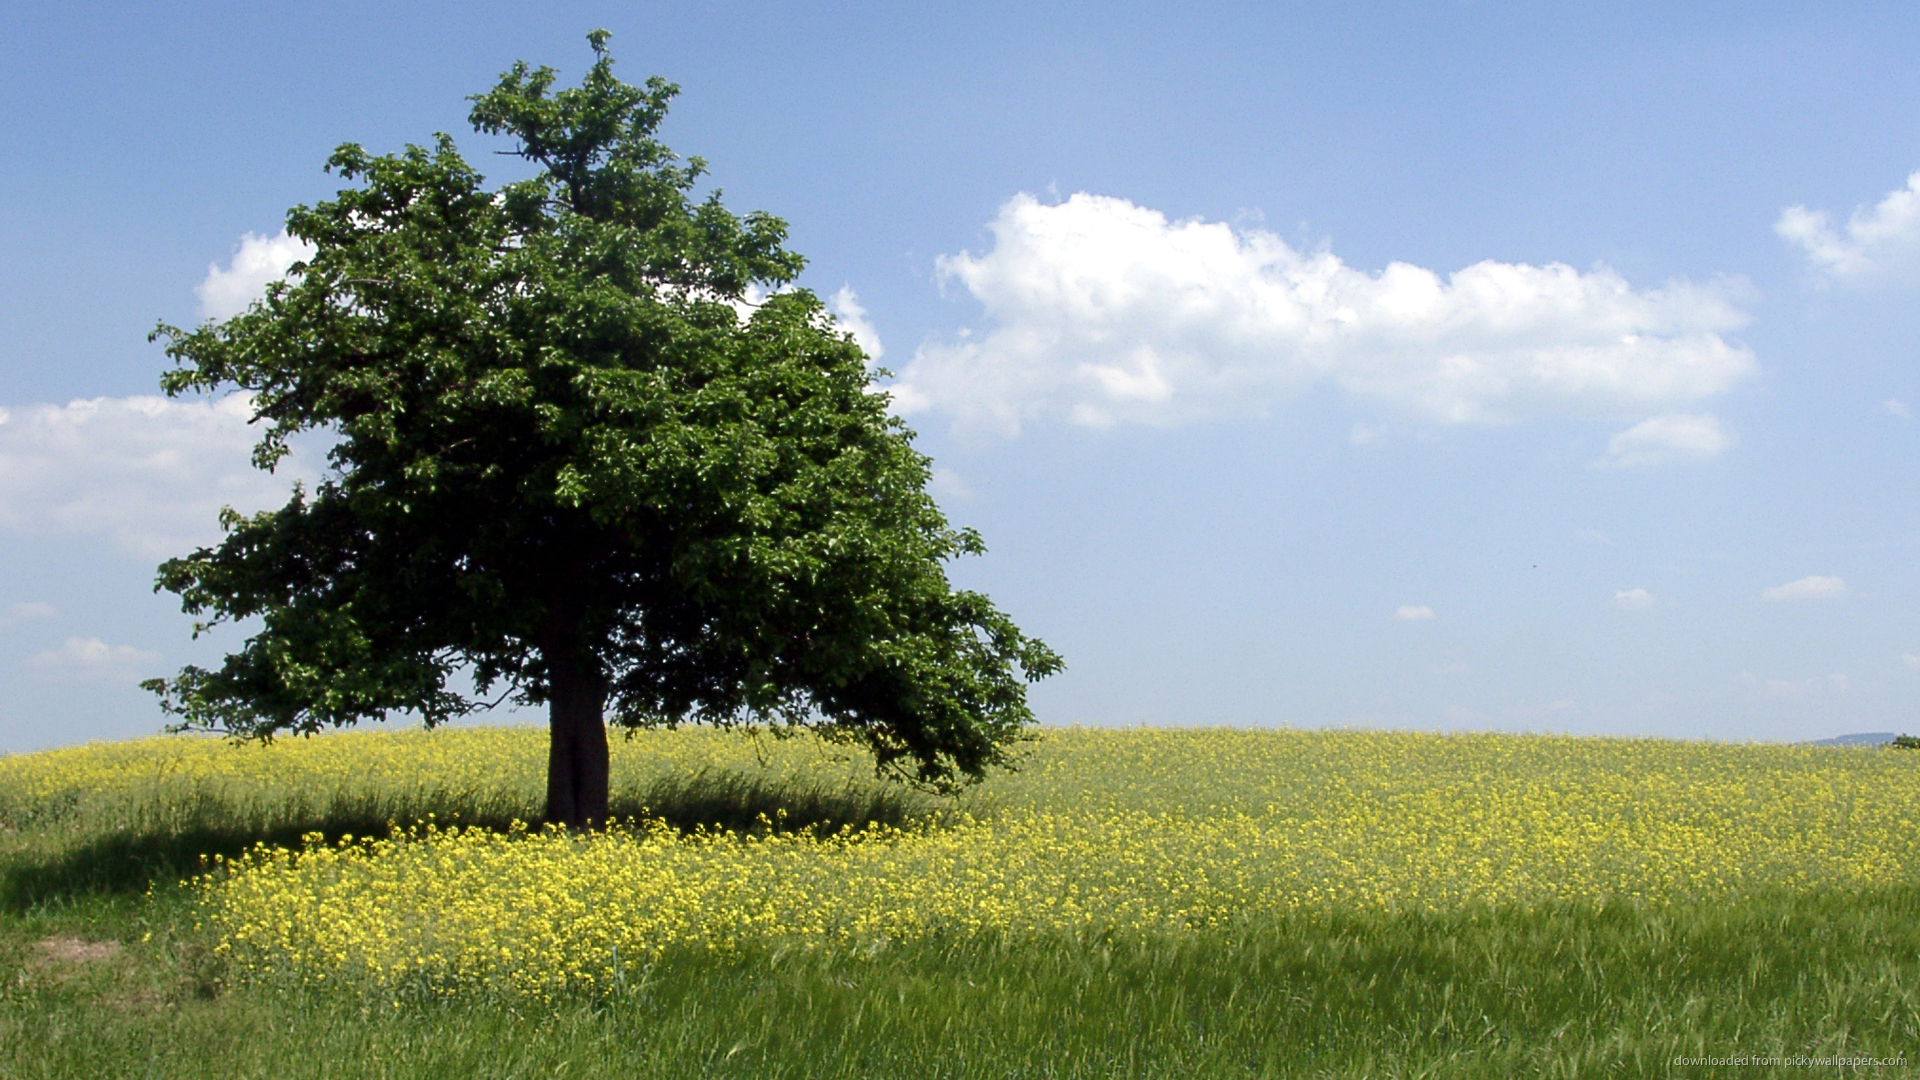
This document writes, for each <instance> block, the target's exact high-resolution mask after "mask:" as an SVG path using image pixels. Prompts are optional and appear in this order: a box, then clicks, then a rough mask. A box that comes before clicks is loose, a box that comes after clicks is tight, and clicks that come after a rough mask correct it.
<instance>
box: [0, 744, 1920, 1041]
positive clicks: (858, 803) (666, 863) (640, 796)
mask: <svg viewBox="0 0 1920 1080" xmlns="http://www.w3.org/2000/svg"><path fill="white" fill-rule="evenodd" d="M540 749H541V747H540V742H539V733H538V732H534V731H525V730H514V729H478V730H469V731H460V730H447V731H440V732H434V733H393V734H383V733H364V734H345V735H336V736H326V737H321V738H315V739H310V740H289V741H286V742H282V743H279V744H276V745H274V746H272V747H268V748H264V749H263V748H260V747H254V746H238V747H236V746H230V745H227V744H223V743H219V742H215V741H211V740H192V739H166V740H149V741H144V742H137V743H126V744H113V745H106V746H96V747H86V748H75V749H71V750H65V751H57V752H53V753H49V754H39V755H25V756H19V757H12V758H5V759H0V821H4V822H5V823H6V826H7V830H8V831H7V832H6V833H5V834H4V842H3V844H0V855H4V858H5V866H6V874H7V877H6V889H7V892H6V893H5V897H6V899H7V904H8V907H9V909H10V910H11V911H12V914H11V915H10V916H8V920H9V924H10V930H11V932H10V935H9V942H10V943H11V944H10V948H11V949H12V953H13V955H12V962H13V963H14V964H15V966H16V967H17V968H18V969H19V976H18V977H17V978H16V979H15V980H14V983H13V984H12V988H11V990H10V991H9V995H8V997H7V1005H6V1007H7V1017H8V1018H7V1019H6V1020H5V1021H4V1026H0V1035H5V1036H7V1038H6V1044H7V1045H13V1046H16V1047H21V1048H32V1049H31V1052H30V1053H26V1054H23V1055H22V1056H20V1057H18V1058H15V1059H13V1060H11V1061H10V1062H9V1067H10V1068H11V1069H12V1070H13V1071H12V1072H10V1073H9V1074H8V1075H23V1076H25V1075H45V1076H52V1075H91V1074H95V1073H88V1072H85V1071H82V1072H59V1071H48V1070H50V1069H54V1068H56V1067H57V1068H63V1069H65V1068H82V1064H81V1059H86V1058H88V1056H89V1055H92V1056H93V1057H97V1058H99V1060H98V1062H96V1064H97V1065H111V1064H112V1063H113V1062H119V1063H121V1064H122V1065H124V1064H126V1063H127V1062H128V1061H131V1060H132V1059H131V1058H130V1057H128V1055H129V1054H133V1053H135V1051H136V1048H137V1047H138V1046H148V1047H161V1048H163V1049H161V1050H150V1051H149V1053H150V1056H151V1057H152V1060H153V1061H154V1062H160V1063H165V1062H168V1061H172V1062H185V1061H190V1060H194V1059H195V1058H196V1055H204V1054H207V1053H210V1052H211V1048H213V1047H218V1046H223V1045H224V1046H226V1047H227V1048H228V1049H229V1050H230V1051H231V1052H232V1053H233V1054H235V1055H236V1058H235V1060H236V1062H238V1063H239V1067H238V1068H237V1071H233V1072H231V1075H252V1074H257V1075H395V1076H400V1075H406V1076H414V1075H500V1076H507V1075H527V1074H528V1071H529V1070H531V1069H534V1068H535V1067H537V1068H538V1069H540V1070H541V1071H544V1072H546V1073H548V1074H551V1073H552V1071H553V1068H552V1067H553V1066H555V1065H556V1064H560V1065H564V1062H565V1061H566V1060H571V1059H573V1058H579V1059H580V1060H582V1061H587V1062H598V1064H591V1065H590V1066H589V1065H582V1066H580V1067H579V1068H585V1069H587V1071H579V1070H578V1069H575V1070H574V1071H573V1073H572V1074H576V1075H600V1074H601V1073H602V1072H609V1073H611V1072H620V1073H623V1074H624V1073H634V1074H638V1075H658V1076H682V1075H742V1076H745V1075H790V1076H814V1075H820V1076H830V1075H832V1076H837V1075H846V1076H854V1075H876V1074H897V1075H952V1076H1007V1075H1061V1076H1082V1075H1084V1076H1095V1075H1102V1076H1104V1075H1142V1076H1145V1075H1166V1076H1172V1075H1198V1074H1199V1073H1200V1072H1206V1073H1211V1074H1217V1075H1274V1076H1283V1075H1286V1076H1290V1075H1301V1076H1306V1075H1326V1076H1389V1075H1394V1076H1398V1075H1408V1076H1411V1075H1461V1076H1467V1075H1474V1076H1478V1075H1489V1076H1491V1075H1514V1074H1515V1073H1516V1072H1518V1073H1524V1074H1537V1075H1566V1076H1582V1075H1669V1074H1682V1075H1695V1074H1698V1075H1707V1074H1709V1073H1710V1071H1711V1070H1710V1069H1709V1070H1707V1071H1702V1070H1701V1069H1696V1068H1694V1067H1691V1066H1686V1065H1675V1064H1674V1059H1675V1058H1676V1057H1686V1056H1698V1057H1729V1056H1733V1055H1735V1054H1738V1053H1748V1054H1757V1055H1763V1056H1764V1055H1775V1056H1780V1057H1783V1058H1788V1057H1793V1056H1795V1055H1799V1056H1814V1057H1820V1056H1824V1057H1829V1058H1832V1057H1849V1056H1852V1057H1864V1058H1868V1059H1876V1060H1881V1061H1893V1060H1900V1059H1902V1058H1904V1059H1905V1060H1906V1061H1908V1062H1910V1061H1912V1060H1913V1059H1914V1053H1913V1051H1914V1050H1915V1049H1916V1048H1920V1037H1916V1033H1917V1032H1920V888H1916V879H1915V875H1914V873H1913V871H1912V870H1911V869H1910V868H1911V867H1914V866H1920V858H1916V856H1920V851H1916V846H1920V838H1916V835H1915V829H1914V828H1913V824H1914V823H1913V817H1914V811H1913V807H1915V806H1916V805H1920V800H1916V796H1920V755H1913V756H1909V755H1908V754H1905V753H1901V752H1897V751H1896V752H1888V751H1874V750H1838V749H1830V748H1816V747H1781V746H1726V745H1712V744H1692V743H1671V742H1654V741H1634V740H1597V739H1563V738H1547V737H1519V736H1491V735H1486V736H1480V735H1475V736H1431V735H1410V734H1395V733H1360V732H1346V733H1308V732H1294V731H1267V732H1248V731H1225V730H1209V731H1080V730H1070V731H1053V732H1048V733H1047V736H1046V738H1045V739H1044V740H1043V741H1041V742H1040V743H1039V744H1038V745H1037V746H1036V747H1035V751H1034V754H1033V755H1032V757H1031V758H1030V759H1029V761H1028V762H1027V764H1026V767H1025V768H1024V769H1023V770H1022V771H1021V772H1020V773H1018V774H1014V775H1010V776H1003V777H999V778H996V779H995V780H994V781H992V782H990V783H989V784H988V785H986V786H985V787H983V788H982V789H980V790H979V791H977V792H975V793H974V794H973V795H971V796H970V797H969V798H968V799H966V800H964V801H962V802H961V803H958V804H947V803H935V802H933V801H930V800H919V799H916V798H914V797H911V796H908V795H905V794H903V793H901V792H900V791H899V790H898V789H890V788H885V787H879V786H875V785H874V783H873V782H872V781H871V780H870V779H869V778H868V777H867V776H866V773H865V771H864V766H863V764H862V763H861V762H860V761H858V760H850V759H847V758H845V757H843V756H839V755H836V754H835V752H834V751H833V749H832V748H829V747H824V746H822V745H821V744H818V743H815V742H813V741H810V740H793V741H762V742H758V743H756V742H753V741H749V740H745V739H742V738H740V737H738V736H734V735H728V734H723V733H715V732H709V731H682V732H661V733H652V734H647V735H643V736H641V737H639V738H637V739H635V740H632V741H630V742H625V743H620V744H617V745H616V762H615V770H616V776H617V777H619V778H621V779H622V780H623V781H624V783H623V786H622V788H621V790H620V792H619V793H618V795H617V800H616V801H617V803H618V805H619V806H621V807H622V808H623V809H624V810H625V811H626V812H628V813H631V814H633V815H635V817H636V819H637V820H636V822H635V823H634V824H632V825H629V826H627V827H624V828H622V829H617V830H614V831H611V832H609V833H607V834H604V835H600V836H594V837H573V836H566V835H562V834H553V833H543V832H541V831H539V830H536V829H527V828H525V827H516V826H515V825H513V824H512V823H513V822H514V821H515V820H516V819H518V820H521V821H525V820H526V819H528V818H530V817H531V816H532V812H533V810H534V808H535V807H536V806H537V790H538V782H539V775H540V774H539V767H540V765H541V764H542V762H541V757H540ZM429 816H431V822H432V824H431V825H422V824H415V825H414V826H413V827H411V828H408V827H406V826H405V825H402V826H401V827H400V828H398V829H397V830H394V829H390V828H389V827H388V823H389V822H394V823H409V822H423V821H426V820H427V819H429ZM302 837H304V839H302ZM256 840H267V841H270V843H269V844H268V846H265V847H255V846H252V845H253V844H254V843H255V841H256ZM202 853H204V854H212V855H215V856H217V857H220V858H221V859H223V860H225V861H224V862H222V863H221V864H220V865H219V866H218V867H217V868H215V869H214V870H213V871H212V872H211V873H206V874H200V875H197V876H193V878H192V881H191V883H190V884H187V885H185V886H180V885H176V884H174V882H175V881H177V880H178V879H179V878H180V877H181V876H183V874H182V870H181V868H182V865H183V863H184V862H185V861H186V860H187V859H188V858H189V857H192V858H195V859H197V857H198V855H199V854H202ZM148 885H151V886H152V891H151V894H148V892H147V887H148ZM103 932H104V933H103ZM109 936H110V937H112V938H113V939H114V942H115V943H116V944H117V945H119V946H122V947H121V948H119V949H117V950H116V953H117V954H116V955H112V956H99V957H95V958H94V959H93V960H79V961H72V962H59V961H56V960H55V959H52V958H51V957H52V954H53V953H56V952H58V950H59V949H60V948H68V949H69V951H72V950H73V949H76V948H79V947H80V946H84V945H88V944H93V945H99V946H100V947H102V948H104V945H103V944H102V943H101V939H103V938H105V937H109ZM50 941H51V942H54V943H55V945H54V946H51V947H50V946H48V944H47V943H48V942H50ZM61 942H67V943H77V944H69V945H60V944H59V943H61ZM76 955H77V954H76ZM61 972H64V973H65V974H57V973H61ZM115 972H117V974H114V973H115ZM103 1002H104V1003H113V1004H112V1005H111V1007H110V1008H108V1009H106V1010H104V1014H105V1015H107V1016H108V1017H110V1018H111V1020H110V1022H108V1023H105V1024H104V1025H103V1024H102V1023H101V1022H100V1021H99V1017H100V1016H101V1015H103V1011H102V1010H101V1009H100V1006H101V1005H102V1003H103ZM35 1007H38V1008H40V1009H42V1010H43V1017H42V1019H46V1020H50V1021H51V1023H50V1024H49V1023H43V1022H40V1020H37V1019H36V1018H35V1017H34V1016H33V1015H32V1014H31V1011H30V1010H31V1009H33V1008H35ZM89 1007H90V1008H91V1010H92V1011H91V1013H90V1014H89V1015H90V1016H91V1017H92V1020H91V1021H90V1024H89V1029H90V1030H91V1031H92V1032H94V1035H93V1036H91V1037H88V1038H79V1037H76V1035H75V1034H74V1033H73V1032H71V1031H69V1032H67V1033H66V1034H64V1035H63V1034H61V1029H60V1026H59V1019H60V1018H61V1017H63V1016H66V1017H69V1019H74V1018H77V1016H78V1015H79V1012H78V1010H83V1009H88V1008H89ZM289 1008H291V1009H293V1010H294V1012H293V1015H298V1016H301V1017H305V1018H306V1021H304V1022H303V1023H300V1024H289V1023H287V1022H285V1017H286V1016H287V1015H289V1014H287V1013H285V1012H284V1010H287V1009H289ZM535 1018H537V1019H535ZM249 1024H252V1025H255V1026H257V1027H264V1028H265V1029H266V1030H270V1031H279V1032H281V1034H280V1035H277V1036H275V1037H274V1038H270V1039H267V1040H265V1041H264V1042H259V1041H257V1040H255V1041H249V1040H247V1039H245V1038H242V1037H241V1035H240V1031H241V1029H242V1028H245V1027H246V1026H248V1025H249ZM568 1030H570V1031H572V1032H573V1034H572V1035H567V1036H563V1035H562V1034H561V1032H563V1031H568ZM116 1032H118V1033H120V1034H119V1035H116V1034H115V1033H116ZM222 1032H225V1034H222ZM507 1032H511V1033H512V1034H511V1036H509V1035H507V1034H505V1033H507ZM185 1033H197V1034H193V1035H192V1037H190V1038H189V1037H186V1034H185ZM622 1033H624V1034H622ZM642 1033H644V1037H642ZM156 1039H157V1040H158V1041H157V1042H156V1041H155V1040H156ZM463 1040H464V1041H463ZM396 1043H397V1044H398V1045H397V1046H396ZM296 1046H306V1047H308V1050H307V1051H303V1052H301V1053H297V1054H296V1053H295V1052H294V1048H295V1047H296ZM321 1046H325V1047H328V1048H330V1049H328V1050H326V1053H330V1054H335V1055H338V1056H340V1060H343V1061H355V1062H359V1063H360V1064H362V1065H364V1066H367V1067H368V1068H369V1069H370V1070H371V1071H365V1072H352V1071H341V1072H338V1073H328V1072H325V1071H324V1070H321V1069H320V1068H319V1066H317V1065H315V1064H314V1063H313V1062H312V1061H304V1063H303V1061H302V1060H296V1058H299V1059H305V1058H306V1057H307V1056H308V1054H309V1053H311V1052H312V1051H313V1050H314V1049H315V1048H316V1047H321ZM463 1046H465V1047H467V1050H465V1051H463V1050H461V1049H460V1048H461V1047H463ZM116 1047H118V1049H116ZM166 1047H171V1049H165V1048H166ZM276 1047H277V1048H278V1049H275V1048H276ZM462 1053H470V1054H471V1055H475V1056H472V1057H469V1058H466V1059H462V1058H461V1054H462ZM488 1054H491V1057H488V1056H487V1055H488ZM101 1055H105V1056H104V1057H101ZM155 1055H157V1056H155ZM263 1055H264V1056H263ZM555 1055H558V1057H555ZM249 1060H252V1061H255V1062H256V1063H257V1064H258V1066H259V1069H260V1070H261V1071H260V1072H258V1073H249V1071H248V1069H249V1068H251V1066H247V1065H246V1064H245V1063H246V1062H247V1061H249ZM316 1060H318V1059H316ZM458 1060H466V1061H467V1067H466V1071H464V1072H459V1071H440V1070H442V1069H443V1068H446V1067H447V1066H446V1063H448V1062H453V1061H458ZM409 1062H411V1063H412V1064H407V1063H409ZM93 1067H94V1066H93V1065H87V1066H84V1068H87V1069H91V1068H93ZM1782 1068H1784V1066H1782ZM316 1070H318V1071H316ZM1905 1070H1906V1064H1905V1063H1902V1064H1900V1065H1897V1066H1870V1067H1867V1069H1866V1071H1864V1072H1863V1071H1862V1070H1861V1069H1860V1068H1857V1067H1856V1068H1853V1069H1851V1070H1850V1071H1848V1070H1841V1071H1843V1072H1848V1074H1853V1073H1858V1074H1861V1075H1903V1074H1904V1073H1905ZM560 1071H561V1074H562V1075H567V1074H569V1073H568V1070H567V1069H566V1068H564V1067H563V1068H561V1070H560ZM97 1074H98V1075H112V1072H111V1071H109V1072H104V1073H97ZM130 1074H138V1073H130ZM152 1074H153V1075H172V1074H173V1073H167V1072H164V1071H162V1072H158V1073H152ZM179 1074H180V1075H189V1074H191V1071H190V1070H188V1071H183V1072H180V1073H179ZM1796 1074H1799V1075H1804V1074H1805V1073H1804V1071H1799V1072H1797V1073H1796Z"/></svg>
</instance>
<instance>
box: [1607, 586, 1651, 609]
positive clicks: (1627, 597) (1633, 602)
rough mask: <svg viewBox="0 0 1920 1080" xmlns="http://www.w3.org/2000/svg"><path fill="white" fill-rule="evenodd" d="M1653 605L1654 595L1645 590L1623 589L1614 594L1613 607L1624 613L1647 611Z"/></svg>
mask: <svg viewBox="0 0 1920 1080" xmlns="http://www.w3.org/2000/svg"><path fill="white" fill-rule="evenodd" d="M1653 605H1654V598H1653V594H1652V593H1650V592H1648V591H1647V590H1645V589H1621V590H1619V591H1618V592H1616V593H1614V594H1613V606H1614V607H1617V608H1620V609H1621V610H1623V611H1645V610H1646V609H1648V608H1650V607H1652V606H1653Z"/></svg>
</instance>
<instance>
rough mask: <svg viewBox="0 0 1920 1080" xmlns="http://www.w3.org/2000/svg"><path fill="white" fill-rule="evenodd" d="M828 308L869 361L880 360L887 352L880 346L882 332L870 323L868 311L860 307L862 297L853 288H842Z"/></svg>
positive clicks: (834, 295)
mask: <svg viewBox="0 0 1920 1080" xmlns="http://www.w3.org/2000/svg"><path fill="white" fill-rule="evenodd" d="M827 308H828V310H830V311H832V312H833V319H834V321H835V322H837V323H839V324H840V329H841V330H843V331H845V332H847V333H849V334H852V335H853V340H854V343H855V344H857V345H859V346H860V348H861V349H862V350H863V351H865V352H866V354H867V358H868V359H870V360H878V359H880V357H881V355H882V354H883V353H884V352H885V351H886V350H885V349H883V348H881V346H880V331H878V330H875V329H874V328H873V323H872V322H870V321H868V319H867V309H866V308H864V307H861V306H860V297H859V296H858V295H856V294H855V293H854V291H853V286H851V285H842V286H840V291H839V292H837V293H834V294H833V299H832V300H829V301H828V302H827Z"/></svg>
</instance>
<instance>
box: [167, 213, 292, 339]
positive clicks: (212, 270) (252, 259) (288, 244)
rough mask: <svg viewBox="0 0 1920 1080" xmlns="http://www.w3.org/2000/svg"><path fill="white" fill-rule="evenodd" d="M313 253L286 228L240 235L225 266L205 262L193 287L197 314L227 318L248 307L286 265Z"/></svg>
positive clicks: (275, 279)
mask: <svg viewBox="0 0 1920 1080" xmlns="http://www.w3.org/2000/svg"><path fill="white" fill-rule="evenodd" d="M313 252H314V247H313V245H312V244H309V243H307V242H306V241H305V240H300V239H297V238H295V237H292V236H289V235H287V231H286V230H285V229H281V230H280V231H279V232H278V233H276V234H275V235H273V236H259V235H256V234H254V233H248V234H246V235H245V236H242V237H241V238H240V243H239V244H238V245H237V246H236V247H235V248H234V252H233V258H232V260H230V261H229V262H228V263H227V265H226V266H225V267H224V268H222V267H221V266H220V265H219V264H217V263H208V264H207V276H206V278H205V279H204V280H202V281H201V282H200V284H199V285H197V286H195V287H194V290H193V293H194V295H195V296H198V297H199V298H200V317H201V318H203V319H226V318H231V317H233V316H235V315H238V314H240V313H241V312H243V311H245V310H247V305H248V304H251V303H253V302H254V301H255V300H258V299H260V298H261V297H263V296H265V295H266V294H267V286H268V285H269V284H271V283H273V282H275V281H279V280H280V279H281V278H283V277H285V276H286V275H287V268H288V267H290V266H292V265H293V264H294V263H296V262H301V261H304V260H306V259H311V258H313Z"/></svg>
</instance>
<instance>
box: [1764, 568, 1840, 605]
mask: <svg viewBox="0 0 1920 1080" xmlns="http://www.w3.org/2000/svg"><path fill="white" fill-rule="evenodd" d="M1845 595H1847V583H1846V582H1844V581H1842V580H1840V579H1839V578H1837V577H1831V576H1829V575H1826V574H1809V575H1807V576H1806V577H1803V578H1801V579H1800V580H1798V581H1789V582H1787V583H1786V584H1785V585H1775V586H1774V587H1773V588H1771V589H1766V590H1763V591H1762V592H1761V593H1760V598H1761V599H1762V600H1832V599H1834V598H1835V597H1840V596H1845Z"/></svg>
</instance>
